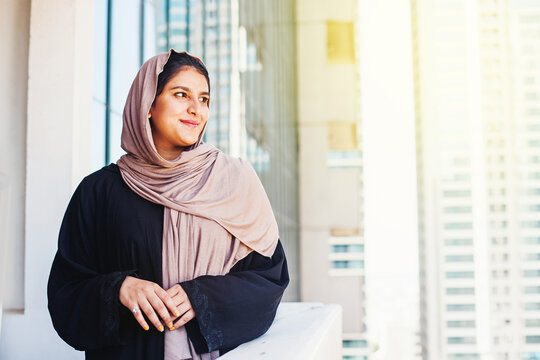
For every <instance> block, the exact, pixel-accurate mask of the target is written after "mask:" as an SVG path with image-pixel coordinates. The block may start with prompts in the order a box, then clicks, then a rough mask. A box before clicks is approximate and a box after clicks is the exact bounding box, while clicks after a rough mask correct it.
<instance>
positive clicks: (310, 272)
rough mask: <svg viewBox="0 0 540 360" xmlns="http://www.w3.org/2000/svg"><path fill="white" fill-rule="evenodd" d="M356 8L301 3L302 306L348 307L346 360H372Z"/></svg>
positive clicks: (346, 0)
mask: <svg viewBox="0 0 540 360" xmlns="http://www.w3.org/2000/svg"><path fill="white" fill-rule="evenodd" d="M357 13H358V3H357V1H355V0H339V1H333V2H327V1H322V0H318V1H312V0H309V1H308V0H299V1H298V2H297V44H298V48H297V49H298V50H297V58H298V75H297V76H298V121H299V163H300V170H299V172H300V185H299V189H300V249H301V250H300V257H301V260H300V264H301V281H300V288H301V299H302V301H320V302H325V303H336V304H340V305H342V307H343V346H344V349H343V359H351V360H352V359H367V358H368V349H367V341H366V335H365V325H364V321H365V314H364V313H365V311H364V298H365V294H364V236H363V235H364V231H363V212H364V210H363V201H362V191H363V190H362V144H361V134H360V88H359V84H360V75H359V61H358V48H359V47H358V44H357V42H356V39H357V38H358V37H357V36H355V34H356V25H357V24H356V22H357Z"/></svg>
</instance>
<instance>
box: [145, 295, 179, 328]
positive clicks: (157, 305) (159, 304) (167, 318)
mask: <svg viewBox="0 0 540 360" xmlns="http://www.w3.org/2000/svg"><path fill="white" fill-rule="evenodd" d="M169 299H170V298H169ZM147 300H148V301H149V302H150V305H152V307H153V308H154V311H155V312H156V313H157V314H158V315H159V317H161V319H163V323H164V324H167V327H168V328H169V329H170V328H172V326H173V323H172V320H173V319H172V317H171V315H170V313H169V310H168V309H167V307H166V306H165V304H163V301H162V300H161V299H160V298H159V296H157V294H156V293H151V294H149V295H148V296H147Z"/></svg>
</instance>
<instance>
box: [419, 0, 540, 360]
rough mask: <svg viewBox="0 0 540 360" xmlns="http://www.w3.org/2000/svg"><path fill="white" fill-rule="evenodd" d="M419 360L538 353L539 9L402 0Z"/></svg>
mask: <svg viewBox="0 0 540 360" xmlns="http://www.w3.org/2000/svg"><path fill="white" fill-rule="evenodd" d="M411 3H412V14H413V49H414V66H415V95H416V126H417V166H418V169H417V171H418V189H419V193H418V205H419V237H420V238H419V251H420V254H419V255H420V284H421V288H420V295H421V326H422V331H421V338H422V354H423V358H424V359H426V360H427V359H449V360H451V359H493V360H499V359H512V360H514V359H515V360H529V359H537V358H538V357H539V356H540V337H539V330H540V328H539V327H538V326H539V324H540V323H539V321H538V319H539V311H540V310H539V309H540V297H539V295H538V294H539V292H538V291H537V290H538V289H539V288H538V286H539V285H540V283H539V280H540V277H539V275H538V269H540V261H539V260H540V258H538V256H537V254H538V252H539V251H540V250H539V248H538V246H539V242H538V235H539V234H540V233H539V232H538V229H539V226H540V225H538V224H539V223H538V219H539V213H538V211H537V210H535V209H537V205H536V204H537V203H538V197H537V187H538V186H537V184H536V182H537V181H535V177H536V176H537V175H538V163H537V161H539V160H538V159H539V157H538V155H540V153H539V152H538V149H539V148H538V144H540V138H539V136H538V132H537V130H535V129H537V128H538V126H539V125H538V124H539V121H540V118H539V117H538V116H539V115H540V113H539V112H538V107H539V106H540V101H539V99H540V95H539V91H540V89H539V88H538V85H537V84H538V82H537V81H538V75H539V73H538V64H539V63H538V49H539V48H538V46H539V44H540V42H539V39H540V38H539V34H540V32H539V25H540V22H539V20H540V17H539V16H538V11H539V10H540V7H539V5H540V4H538V3H537V2H531V1H512V0H507V1H498V0H495V1H491V0H490V1H483V0H478V1H448V0H437V1H424V0H413V1H412V2H411Z"/></svg>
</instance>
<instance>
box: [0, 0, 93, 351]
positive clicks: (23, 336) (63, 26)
mask: <svg viewBox="0 0 540 360" xmlns="http://www.w3.org/2000/svg"><path fill="white" fill-rule="evenodd" d="M92 23H93V1H92V0H32V4H31V14H30V41H29V55H28V107H27V132H26V140H27V145H26V203H25V207H26V211H25V226H24V229H25V243H24V262H25V264H24V311H23V312H19V313H8V314H5V315H4V318H3V324H2V326H3V328H2V333H1V334H2V337H1V342H0V358H2V359H4V358H5V359H35V358H36V355H38V357H39V358H43V359H74V358H77V357H80V358H82V356H83V355H82V353H79V354H77V353H76V352H75V351H74V350H72V349H71V348H70V347H68V346H67V345H66V344H64V343H63V342H62V340H61V339H60V338H59V337H58V335H57V334H56V332H55V331H54V329H53V328H52V324H51V321H50V317H49V314H48V311H47V297H46V287H47V279H48V275H49V270H50V267H51V263H52V260H53V256H54V253H55V251H56V246H57V237H58V230H59V227H60V223H61V220H62V216H63V214H64V211H65V209H66V206H67V203H68V201H69V198H70V197H71V194H72V192H73V190H74V188H75V186H76V184H77V183H78V182H79V181H80V179H81V178H82V177H83V176H84V175H85V174H87V173H88V172H89V170H90V142H89V136H90V124H91V111H92V109H91V101H92V63H93V61H92V43H93V42H92V34H93V28H92ZM20 81H26V79H20ZM36 335H37V336H36Z"/></svg>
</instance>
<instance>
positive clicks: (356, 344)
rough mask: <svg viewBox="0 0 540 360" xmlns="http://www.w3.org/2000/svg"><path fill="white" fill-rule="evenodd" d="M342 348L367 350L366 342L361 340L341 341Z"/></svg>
mask: <svg viewBox="0 0 540 360" xmlns="http://www.w3.org/2000/svg"><path fill="white" fill-rule="evenodd" d="M343 347H344V348H367V341H366V340H362V339H352V340H351V339H347V340H345V339H344V340H343Z"/></svg>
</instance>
